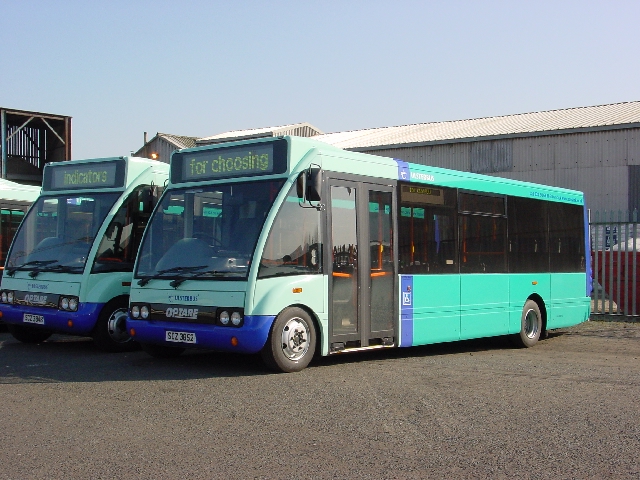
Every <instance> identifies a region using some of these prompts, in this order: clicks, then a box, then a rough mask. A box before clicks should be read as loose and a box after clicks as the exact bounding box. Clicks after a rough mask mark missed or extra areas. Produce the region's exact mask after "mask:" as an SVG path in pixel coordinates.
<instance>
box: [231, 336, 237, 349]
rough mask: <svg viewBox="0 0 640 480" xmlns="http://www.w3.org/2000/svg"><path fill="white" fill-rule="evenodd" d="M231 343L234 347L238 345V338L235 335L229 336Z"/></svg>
mask: <svg viewBox="0 0 640 480" xmlns="http://www.w3.org/2000/svg"><path fill="white" fill-rule="evenodd" d="M231 345H233V346H234V347H237V346H238V339H237V338H236V337H231Z"/></svg>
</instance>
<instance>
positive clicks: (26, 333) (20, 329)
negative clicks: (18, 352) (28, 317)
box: [7, 324, 53, 343]
mask: <svg viewBox="0 0 640 480" xmlns="http://www.w3.org/2000/svg"><path fill="white" fill-rule="evenodd" d="M7 329H8V330H9V333H10V334H11V335H12V336H13V338H15V339H16V340H18V341H19V342H22V343H41V342H44V341H45V340H46V339H47V338H49V337H50V336H51V335H52V334H53V332H50V331H49V330H43V329H41V328H34V327H29V326H25V325H12V324H8V325H7Z"/></svg>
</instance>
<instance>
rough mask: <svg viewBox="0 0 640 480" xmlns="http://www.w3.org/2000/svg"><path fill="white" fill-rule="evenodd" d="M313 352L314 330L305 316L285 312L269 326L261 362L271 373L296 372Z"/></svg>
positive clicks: (291, 310)
mask: <svg viewBox="0 0 640 480" xmlns="http://www.w3.org/2000/svg"><path fill="white" fill-rule="evenodd" d="M315 351H316V327H315V325H314V323H313V320H311V317H310V316H309V314H308V313H307V312H305V311H304V310H303V309H301V308H298V307H291V308H285V309H284V310H283V311H282V312H280V314H279V315H278V316H277V317H276V320H275V321H274V322H273V325H272V326H271V332H270V333H269V338H268V339H267V343H266V345H265V346H264V348H263V349H262V352H261V353H262V359H263V360H264V362H265V364H266V365H267V366H268V367H269V368H270V369H272V370H275V371H280V372H287V373H288V372H299V371H300V370H302V369H304V368H305V367H306V366H307V365H309V362H311V359H312V358H313V355H314V353H315Z"/></svg>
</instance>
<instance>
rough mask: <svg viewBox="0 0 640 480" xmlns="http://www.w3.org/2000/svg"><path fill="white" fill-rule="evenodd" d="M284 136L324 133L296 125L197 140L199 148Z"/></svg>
mask: <svg viewBox="0 0 640 480" xmlns="http://www.w3.org/2000/svg"><path fill="white" fill-rule="evenodd" d="M284 135H295V136H296V137H313V136H316V135H322V131H321V130H319V129H317V128H316V127H314V126H313V125H311V124H309V123H295V124H292V125H282V126H279V127H266V128H253V129H250V130H235V131H232V132H225V133H219V134H217V135H212V136H211V137H204V138H199V139H198V140H196V144H197V145H198V146H200V145H211V144H214V143H222V142H230V141H235V140H246V139H249V138H265V137H280V136H284Z"/></svg>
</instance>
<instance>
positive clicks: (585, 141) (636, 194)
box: [366, 128, 640, 211]
mask: <svg viewBox="0 0 640 480" xmlns="http://www.w3.org/2000/svg"><path fill="white" fill-rule="evenodd" d="M366 153H372V154H374V155H381V156H384V157H392V158H400V159H402V160H405V161H408V162H413V163H419V164H423V165H433V166H436V167H444V168H451V169H455V170H463V171H474V172H478V173H485V174H490V175H496V176H502V177H506V178H513V179H517V180H524V181H528V182H535V183H542V184H546V185H553V186H556V187H564V188H571V189H576V190H582V191H583V192H585V196H586V199H587V205H588V206H589V207H590V208H592V209H594V210H602V211H604V210H608V211H610V210H633V209H634V208H640V186H638V185H637V183H638V181H640V171H638V169H637V168H635V167H634V166H637V165H640V129H638V128H631V129H620V130H604V131H594V132H584V133H570V134H563V135H545V136H529V137H522V138H507V139H498V140H489V141H479V142H458V143H447V144H437V145H426V146H416V147H408V148H388V149H381V150H375V151H371V150H370V151H367V152H366Z"/></svg>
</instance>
